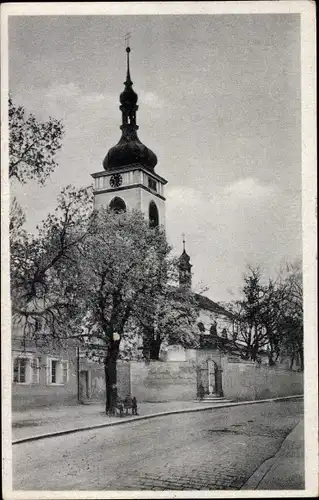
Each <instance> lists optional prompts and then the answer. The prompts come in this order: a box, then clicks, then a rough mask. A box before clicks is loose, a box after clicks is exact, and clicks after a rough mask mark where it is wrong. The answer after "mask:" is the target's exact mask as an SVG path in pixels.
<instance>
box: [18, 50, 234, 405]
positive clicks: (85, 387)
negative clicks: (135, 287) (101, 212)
mask: <svg viewBox="0 0 319 500" xmlns="http://www.w3.org/2000/svg"><path fill="white" fill-rule="evenodd" d="M126 56H127V73H126V80H125V82H124V90H123V92H122V93H121V94H120V107H119V108H120V111H121V114H122V123H121V126H120V129H121V138H120V140H119V142H118V143H117V144H116V145H115V146H113V147H111V149H110V150H109V151H108V153H107V154H106V156H105V158H104V160H103V170H102V171H99V172H96V173H94V174H92V177H93V179H94V207H95V208H96V209H98V208H99V207H101V206H103V207H110V208H112V209H114V210H116V211H122V210H123V211H126V210H133V209H135V210H139V211H141V212H142V213H143V214H144V216H145V218H146V219H148V220H149V224H150V226H151V227H156V226H162V227H164V228H165V195H164V186H165V185H166V184H167V181H166V179H164V178H163V177H161V176H160V175H159V174H158V173H157V172H155V167H156V165H157V157H156V155H155V153H153V151H152V150H151V149H149V148H148V147H147V146H145V145H144V144H143V143H142V142H141V141H140V139H139V137H138V135H137V131H138V129H139V127H138V125H137V111H138V105H137V101H138V96H137V94H136V92H135V91H134V90H133V82H132V80H131V74H130V48H129V47H127V48H126ZM179 285H180V286H181V287H186V288H188V289H191V288H192V264H191V262H190V256H189V255H188V254H187V252H186V247H185V240H183V251H182V254H181V256H180V258H179ZM195 297H196V300H197V303H198V305H199V308H200V317H199V320H198V335H199V337H200V345H201V348H202V354H201V356H202V357H203V356H204V358H205V356H206V357H207V355H205V352H204V351H205V350H206V351H207V349H208V351H209V352H210V351H211V350H212V349H213V350H214V349H215V351H214V353H215V354H214V356H215V358H216V359H220V354H219V352H218V347H219V345H220V344H219V343H218V342H219V341H218V339H219V338H223V339H224V340H225V339H227V338H229V337H230V336H232V334H233V329H234V324H233V319H232V316H231V314H229V313H228V312H227V311H226V310H225V309H223V308H222V307H221V306H220V305H218V304H217V303H215V302H213V301H212V300H210V299H209V298H208V297H204V296H202V295H198V294H195ZM19 339H20V340H19ZM12 347H13V353H12V363H13V390H12V394H13V404H14V407H19V406H21V404H22V405H23V406H26V407H28V406H30V405H31V406H41V405H42V406H44V405H46V404H64V403H66V404H69V403H70V402H72V401H73V402H76V401H82V400H87V399H90V398H93V399H96V398H101V399H104V394H105V390H104V370H103V365H102V366H99V367H97V366H96V365H97V363H94V362H93V363H92V361H90V360H88V359H86V356H85V354H84V352H82V354H81V346H80V347H79V346H76V345H75V344H74V343H70V345H69V346H67V347H65V349H63V350H61V349H56V350H54V349H53V348H52V349H51V348H49V347H48V346H46V345H43V346H42V347H41V346H40V345H39V344H38V345H37V346H34V345H32V346H31V345H28V346H26V345H25V344H23V345H21V335H20V333H19V332H18V331H17V330H14V331H13V341H12ZM195 351H196V350H193V352H190V350H188V352H187V350H184V349H182V348H180V347H178V346H170V347H169V348H168V349H166V351H164V352H163V353H162V357H161V358H160V359H161V361H163V362H164V361H166V362H177V361H178V362H182V363H183V362H187V361H189V359H190V358H192V359H194V360H196V359H198V356H199V354H198V352H195ZM206 354H207V353H206ZM208 354H209V353H208ZM204 358H203V359H204ZM205 359H206V358H205ZM194 362H195V361H194ZM205 363H206V361H205ZM215 364H216V363H215ZM205 366H206V365H205ZM216 366H217V365H216ZM123 370H124V371H123ZM132 370H133V368H132V367H129V368H128V369H127V368H125V366H124V365H123V366H121V365H120V364H119V365H118V380H119V384H120V385H121V377H122V378H123V381H122V382H123V383H122V387H124V389H123V392H124V393H125V391H126V393H127V392H132V387H133V386H134V381H133V382H132V377H133V375H132V374H133V372H134V370H133V371H132ZM127 373H130V375H127ZM136 373H137V375H136V380H138V376H139V375H140V373H141V367H140V366H139V369H138V371H137V372H136ZM195 378H196V376H195ZM206 378H207V377H206ZM124 379H125V381H126V382H125V381H124ZM128 379H129V382H127V380H128ZM156 380H157V379H156ZM207 380H208V379H207ZM192 383H195V385H196V380H195V382H194V376H193V378H192ZM207 383H208V382H207ZM125 384H126V385H125ZM132 384H133V385H132ZM187 385H188V382H187V380H186V379H185V380H183V386H185V387H187ZM135 386H136V387H140V385H138V381H137V382H136V384H135ZM187 390H188V389H187ZM176 391H178V388H177V386H176ZM120 392H121V391H120ZM220 392H221V390H220ZM171 394H172V398H173V399H174V398H175V397H179V398H182V397H183V394H182V393H180V394H177V393H176V394H175V392H174V391H172V393H171ZM139 397H143V395H142V396H140V395H139ZM154 397H155V398H156V397H158V396H156V395H155V396H154ZM194 397H196V390H195V392H194Z"/></svg>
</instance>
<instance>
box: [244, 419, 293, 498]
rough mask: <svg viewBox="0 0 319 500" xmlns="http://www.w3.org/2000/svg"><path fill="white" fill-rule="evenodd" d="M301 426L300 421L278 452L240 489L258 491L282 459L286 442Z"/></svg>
mask: <svg viewBox="0 0 319 500" xmlns="http://www.w3.org/2000/svg"><path fill="white" fill-rule="evenodd" d="M299 424H300V421H299V422H298V424H296V425H295V426H294V428H293V429H292V430H291V431H290V432H289V434H287V436H286V437H285V439H284V440H283V441H282V443H281V445H280V446H279V448H278V450H277V451H276V453H275V454H274V455H273V456H272V457H270V458H268V459H267V460H265V461H264V462H263V463H262V464H261V465H260V466H259V467H258V469H256V470H255V472H254V473H253V474H252V475H251V476H250V478H249V479H247V481H246V482H245V484H244V485H243V486H242V487H241V488H240V489H241V490H256V489H257V488H258V486H259V484H260V483H261V482H262V480H263V479H264V477H265V476H266V475H267V474H268V472H269V471H270V470H271V468H272V467H273V466H274V465H275V464H276V463H277V461H278V460H279V459H280V456H281V455H280V452H281V451H282V449H283V448H284V447H285V443H286V441H287V440H288V439H289V436H290V435H291V434H292V433H293V432H294V430H295V429H296V427H298V425H299Z"/></svg>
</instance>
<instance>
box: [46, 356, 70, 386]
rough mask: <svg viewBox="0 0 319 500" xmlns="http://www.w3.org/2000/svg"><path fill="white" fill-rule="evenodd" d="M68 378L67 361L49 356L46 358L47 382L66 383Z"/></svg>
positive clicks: (51, 383)
mask: <svg viewBox="0 0 319 500" xmlns="http://www.w3.org/2000/svg"><path fill="white" fill-rule="evenodd" d="M68 379H69V372H68V361H61V360H59V359H52V358H50V359H49V360H48V384H49V385H66V384H67V382H68Z"/></svg>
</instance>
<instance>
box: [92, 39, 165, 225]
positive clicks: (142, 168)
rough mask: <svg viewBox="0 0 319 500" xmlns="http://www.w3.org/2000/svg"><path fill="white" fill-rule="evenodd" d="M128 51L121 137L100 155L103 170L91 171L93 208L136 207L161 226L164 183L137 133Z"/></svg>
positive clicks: (136, 106)
mask: <svg viewBox="0 0 319 500" xmlns="http://www.w3.org/2000/svg"><path fill="white" fill-rule="evenodd" d="M130 51H131V49H130V47H127V48H126V54H127V74H126V80H125V82H124V86H125V87H124V90H123V92H122V93H121V94H120V103H121V105H120V110H121V112H122V125H121V126H120V129H121V130H122V137H121V138H120V140H119V142H118V143H117V144H116V145H115V146H113V147H112V148H111V149H110V150H109V152H108V153H107V155H106V157H105V158H104V161H103V167H104V171H102V172H97V173H95V174H92V177H93V179H94V181H95V186H94V207H95V208H96V209H98V208H99V207H101V206H104V207H111V208H114V209H115V210H132V209H137V210H140V211H141V212H142V213H143V214H144V216H145V217H146V218H147V219H148V220H149V222H150V225H151V226H153V227H155V226H165V197H164V186H165V184H166V183H167V181H166V180H165V179H163V177H160V176H159V175H158V174H156V173H155V171H154V169H155V166H156V164H157V157H156V155H155V154H154V153H153V151H151V150H150V149H149V148H147V147H146V146H144V144H142V143H141V141H140V140H139V138H138V136H137V130H138V128H139V127H138V125H137V123H136V112H137V110H138V105H137V99H138V96H137V94H136V93H135V91H134V90H133V82H132V80H131V75H130Z"/></svg>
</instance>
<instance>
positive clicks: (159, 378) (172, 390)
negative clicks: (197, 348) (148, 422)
mask: <svg viewBox="0 0 319 500" xmlns="http://www.w3.org/2000/svg"><path fill="white" fill-rule="evenodd" d="M131 394H132V396H135V397H136V398H137V400H138V401H139V402H141V401H151V402H159V401H187V400H188V401H190V400H194V399H196V394H197V374H196V364H195V363H194V362H192V361H181V362H180V361H166V362H161V361H152V362H150V363H148V364H147V363H143V362H137V361H136V362H134V361H132V362H131Z"/></svg>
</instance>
